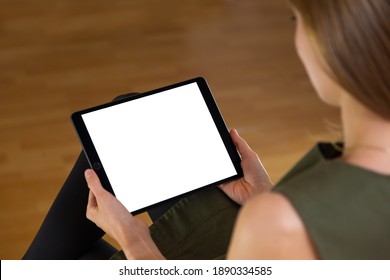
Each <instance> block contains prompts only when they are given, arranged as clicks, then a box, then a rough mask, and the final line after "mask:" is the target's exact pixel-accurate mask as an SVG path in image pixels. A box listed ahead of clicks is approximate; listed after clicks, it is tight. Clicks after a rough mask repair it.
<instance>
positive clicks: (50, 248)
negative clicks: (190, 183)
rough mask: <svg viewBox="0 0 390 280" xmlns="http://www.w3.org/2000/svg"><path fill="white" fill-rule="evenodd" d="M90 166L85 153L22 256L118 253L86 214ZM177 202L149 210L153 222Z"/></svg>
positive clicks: (86, 256) (78, 256) (105, 256)
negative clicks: (86, 172) (86, 179)
mask: <svg viewBox="0 0 390 280" xmlns="http://www.w3.org/2000/svg"><path fill="white" fill-rule="evenodd" d="M129 95H132V94H129ZM129 95H123V96H120V97H118V98H116V99H121V98H124V97H127V96H129ZM87 168H90V166H89V164H88V161H87V159H86V157H85V155H84V153H83V152H82V153H81V154H80V156H79V158H78V159H77V161H76V163H75V165H74V167H73V169H72V171H71V172H70V174H69V176H68V178H67V179H66V181H65V183H64V185H63V187H62V188H61V190H60V192H59V194H58V195H57V197H56V199H55V201H54V203H53V205H52V206H51V208H50V210H49V212H48V214H47V216H46V218H45V220H44V221H43V223H42V226H41V228H40V229H39V231H38V233H37V235H36V236H35V238H34V240H33V241H32V243H31V245H30V247H29V248H28V250H27V252H26V254H25V255H24V257H23V259H45V260H49V259H108V258H110V257H111V256H112V255H113V254H114V253H115V252H117V249H115V248H114V247H113V246H111V245H110V244H108V243H107V242H106V241H104V240H103V239H102V237H103V235H104V232H103V230H101V229H100V228H99V227H97V226H96V225H95V224H94V223H93V222H91V221H89V220H88V219H87V218H86V216H85V214H86V209H87V202H88V193H89V189H88V186H87V183H86V181H85V178H84V171H85V170H86V169H87ZM175 202H176V201H175V200H173V201H172V200H171V201H168V202H166V203H163V204H160V205H158V206H157V207H154V208H153V209H152V210H150V211H148V214H149V216H150V217H151V219H152V221H155V220H156V219H157V218H158V217H160V216H161V215H162V214H164V213H165V211H166V210H168V209H169V208H170V207H171V206H173V204H174V203H175Z"/></svg>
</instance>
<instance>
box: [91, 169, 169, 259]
mask: <svg viewBox="0 0 390 280" xmlns="http://www.w3.org/2000/svg"><path fill="white" fill-rule="evenodd" d="M85 179H86V181H87V184H88V187H89V190H90V191H89V198H88V205H87V213H86V215H87V218H88V219H89V220H91V221H92V222H94V223H95V224H96V225H97V226H98V227H100V228H101V229H103V230H104V231H105V232H106V233H107V234H108V235H110V236H111V237H112V238H114V239H115V240H116V241H117V242H118V243H119V245H120V246H121V248H122V250H123V251H124V253H125V255H126V257H127V259H164V256H163V255H162V254H161V252H160V251H159V249H158V248H157V246H156V244H155V243H154V241H153V239H152V237H151V236H150V231H149V228H148V226H147V225H146V223H145V222H144V221H142V220H139V219H136V218H135V217H134V216H133V215H132V214H131V213H130V212H129V211H127V209H126V208H125V207H124V206H123V204H122V203H121V202H120V201H119V200H118V199H117V198H116V197H115V196H113V195H112V194H111V193H109V192H108V191H106V190H105V189H104V188H103V187H102V185H101V183H100V180H99V178H98V177H97V175H96V173H95V172H94V171H93V170H92V169H87V170H86V171H85Z"/></svg>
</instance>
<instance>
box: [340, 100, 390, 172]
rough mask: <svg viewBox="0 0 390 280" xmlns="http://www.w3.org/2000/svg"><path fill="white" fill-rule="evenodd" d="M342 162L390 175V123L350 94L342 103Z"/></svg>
mask: <svg viewBox="0 0 390 280" xmlns="http://www.w3.org/2000/svg"><path fill="white" fill-rule="evenodd" d="M341 117H342V122H343V135H344V145H345V148H344V151H345V152H344V154H343V156H342V158H341V159H342V160H344V161H346V162H348V163H351V164H354V165H358V166H360V167H363V168H366V169H369V170H372V171H374V172H377V173H381V174H387V175H389V174H390V121H388V120H385V119H383V118H381V117H380V116H378V115H376V114H375V113H373V112H371V111H370V110H368V109H366V108H365V107H364V106H362V105H361V104H360V103H359V102H357V101H356V100H355V99H354V98H352V97H351V96H349V95H346V96H344V97H343V99H342V101H341Z"/></svg>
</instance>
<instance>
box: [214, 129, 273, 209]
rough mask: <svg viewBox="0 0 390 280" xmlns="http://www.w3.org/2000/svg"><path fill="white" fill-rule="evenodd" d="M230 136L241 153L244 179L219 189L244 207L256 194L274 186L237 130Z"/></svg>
mask: <svg viewBox="0 0 390 280" xmlns="http://www.w3.org/2000/svg"><path fill="white" fill-rule="evenodd" d="M230 135H231V137H232V139H233V142H234V144H235V145H236V148H237V150H238V152H239V153H240V156H241V166H242V169H243V172H244V177H243V178H240V179H238V180H235V181H232V182H228V183H226V184H222V185H220V186H219V187H220V189H221V190H222V191H224V192H225V193H226V195H227V196H229V197H230V198H231V199H232V200H233V201H235V202H237V203H238V204H241V205H243V204H245V202H246V201H248V199H250V198H251V197H252V196H254V195H255V194H257V193H261V192H264V191H269V190H271V189H272V187H273V185H272V182H271V180H270V178H269V176H268V174H267V171H266V170H265V169H264V167H263V164H262V163H261V161H260V159H259V157H258V155H257V154H256V153H255V152H254V151H253V150H252V149H251V148H250V147H249V145H248V144H247V143H246V141H245V140H244V139H243V138H241V137H240V136H239V135H238V132H237V130H235V129H232V130H231V131H230Z"/></svg>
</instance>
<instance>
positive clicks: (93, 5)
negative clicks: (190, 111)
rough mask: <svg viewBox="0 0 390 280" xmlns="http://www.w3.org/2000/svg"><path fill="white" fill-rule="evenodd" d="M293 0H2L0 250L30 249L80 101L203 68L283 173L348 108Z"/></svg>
mask: <svg viewBox="0 0 390 280" xmlns="http://www.w3.org/2000/svg"><path fill="white" fill-rule="evenodd" d="M290 18H291V12H290V10H289V8H288V7H287V6H286V1H274V0H262V1H258V0H246V1H233V0H225V1H222V0H216V1H210V0H198V1H183V0H170V1H158V0H136V1H121V0H111V1H95V0H85V1H70V0H36V1H23V0H1V2H0V38H1V40H0V95H1V102H0V207H1V211H0V258H1V259H18V258H20V257H21V256H22V255H23V253H24V251H25V250H26V248H27V247H28V245H29V243H30V242H31V240H32V238H33V237H34V235H35V233H36V231H37V230H38V228H39V226H40V224H41V222H42V220H43V218H44V216H45V214H46V213H47V211H48V208H49V207H50V205H51V203H52V201H53V199H54V198H55V196H56V194H57V193H58V191H59V189H60V187H61V185H62V183H63V181H64V180H65V178H66V177H67V174H68V172H69V171H70V169H71V168H72V165H73V162H74V161H75V159H76V157H77V155H78V154H79V152H80V145H79V142H78V139H77V137H76V134H75V132H74V131H73V128H72V125H71V123H70V120H69V117H70V115H71V113H72V112H74V111H76V110H79V109H82V108H86V107H90V106H93V105H97V104H100V103H104V102H107V101H109V100H111V99H112V98H114V97H115V96H116V95H119V94H121V93H126V92H134V91H139V92H142V91H146V90H151V89H153V88H156V87H160V86H164V85H167V84H170V83H174V82H178V81H181V80H184V79H188V78H192V77H196V76H204V77H205V78H206V79H207V80H208V81H209V84H210V87H211V89H212V91H213V93H214V95H215V98H216V100H217V103H218V105H219V107H220V110H221V112H222V114H223V116H224V118H225V121H226V123H227V125H228V126H229V127H236V128H237V129H238V131H239V132H240V133H241V134H242V136H243V137H244V138H245V139H247V141H248V142H249V143H250V145H251V146H252V147H253V149H254V150H255V151H257V152H258V153H259V155H260V157H261V159H262V160H263V163H264V165H265V166H266V167H267V169H268V171H269V173H270V175H271V177H272V179H273V180H274V181H277V180H278V179H279V178H280V177H281V176H282V175H283V174H284V173H285V172H286V171H287V170H288V168H289V167H291V165H292V164H293V163H294V162H295V161H296V160H298V159H299V158H300V157H301V156H302V155H303V154H304V152H305V151H306V150H307V149H308V148H310V147H311V146H312V145H313V144H314V143H315V142H316V141H318V140H319V139H325V140H326V139H331V140H334V139H335V135H333V133H332V132H331V131H330V130H329V128H328V126H327V125H326V123H327V121H331V122H337V121H338V112H337V111H336V110H335V109H333V108H329V107H327V106H325V105H324V104H322V103H321V102H320V101H319V100H318V98H317V96H316V94H315V92H314V91H313V88H312V87H311V85H310V82H309V81H308V79H307V77H306V74H305V71H304V69H303V67H302V65H301V64H300V61H299V59H298V57H297V55H296V54H295V51H294V43H293V32H294V26H293V25H294V23H293V22H291V20H290Z"/></svg>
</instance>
